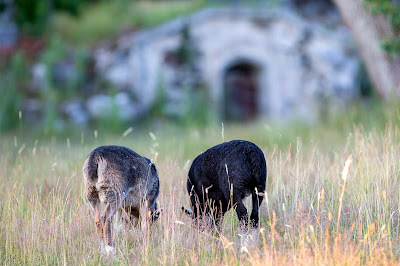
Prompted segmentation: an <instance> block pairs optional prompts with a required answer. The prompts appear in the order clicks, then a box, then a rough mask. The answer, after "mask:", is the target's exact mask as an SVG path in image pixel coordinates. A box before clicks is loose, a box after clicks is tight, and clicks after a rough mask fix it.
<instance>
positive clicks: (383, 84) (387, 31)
mask: <svg viewBox="0 0 400 266" xmlns="http://www.w3.org/2000/svg"><path fill="white" fill-rule="evenodd" d="M333 2H334V3H335V4H336V6H337V7H338V9H339V11H340V13H341V15H342V18H343V20H344V22H345V23H346V24H347V26H348V27H349V28H350V30H351V31H352V33H353V36H354V38H355V40H356V42H357V45H358V47H359V50H360V53H361V57H362V58H363V60H364V62H365V65H366V68H367V72H368V76H369V77H370V80H371V82H372V84H373V86H374V88H375V90H376V91H377V92H378V94H379V95H380V96H381V97H382V98H383V99H385V100H389V99H391V98H392V97H393V96H394V97H397V98H400V56H399V55H397V56H396V58H394V59H392V58H390V57H389V56H388V54H387V53H386V52H385V51H384V50H383V49H382V48H381V47H380V43H381V41H382V38H383V37H387V36H394V31H393V29H392V27H391V26H390V25H389V24H388V22H387V21H386V20H385V18H384V17H382V16H380V15H377V16H375V15H372V14H371V12H369V10H367V9H366V7H365V6H364V4H363V2H364V1H363V0H333Z"/></svg>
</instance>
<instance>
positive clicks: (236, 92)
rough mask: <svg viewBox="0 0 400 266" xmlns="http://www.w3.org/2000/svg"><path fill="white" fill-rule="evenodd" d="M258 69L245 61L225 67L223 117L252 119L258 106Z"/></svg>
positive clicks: (234, 119) (233, 119)
mask: <svg viewBox="0 0 400 266" xmlns="http://www.w3.org/2000/svg"><path fill="white" fill-rule="evenodd" d="M258 72H259V69H258V68H257V67H256V66H255V65H253V64H251V63H249V62H246V61H240V62H238V63H235V64H233V65H231V66H230V67H228V68H227V70H226V72H225V76H224V87H225V92H224V93H225V105H224V119H225V120H231V121H248V120H252V119H254V118H255V117H256V116H257V114H258V111H259V108H258V99H257V98H258V94H259V84H258Z"/></svg>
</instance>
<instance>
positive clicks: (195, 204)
mask: <svg viewBox="0 0 400 266" xmlns="http://www.w3.org/2000/svg"><path fill="white" fill-rule="evenodd" d="M190 203H191V208H192V211H193V214H192V215H193V217H192V218H193V219H195V218H197V217H200V216H201V213H200V202H199V201H198V200H197V199H196V196H195V195H194V194H192V195H190Z"/></svg>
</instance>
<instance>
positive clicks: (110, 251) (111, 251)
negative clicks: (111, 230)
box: [101, 245, 117, 255]
mask: <svg viewBox="0 0 400 266" xmlns="http://www.w3.org/2000/svg"><path fill="white" fill-rule="evenodd" d="M101 253H103V254H104V255H114V254H115V253H117V252H116V250H115V248H114V247H112V246H109V245H105V246H103V247H102V248H101Z"/></svg>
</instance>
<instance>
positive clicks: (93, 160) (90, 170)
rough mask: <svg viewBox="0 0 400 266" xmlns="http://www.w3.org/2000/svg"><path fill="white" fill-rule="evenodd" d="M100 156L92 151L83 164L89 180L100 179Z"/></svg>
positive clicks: (85, 175)
mask: <svg viewBox="0 0 400 266" xmlns="http://www.w3.org/2000/svg"><path fill="white" fill-rule="evenodd" d="M99 159H100V156H99V155H98V154H96V153H93V152H92V153H90V154H89V155H88V157H87V158H86V160H85V163H84V164H83V169H82V171H83V175H84V177H85V179H86V181H87V182H96V181H97V179H98V171H97V168H98V165H99Z"/></svg>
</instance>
